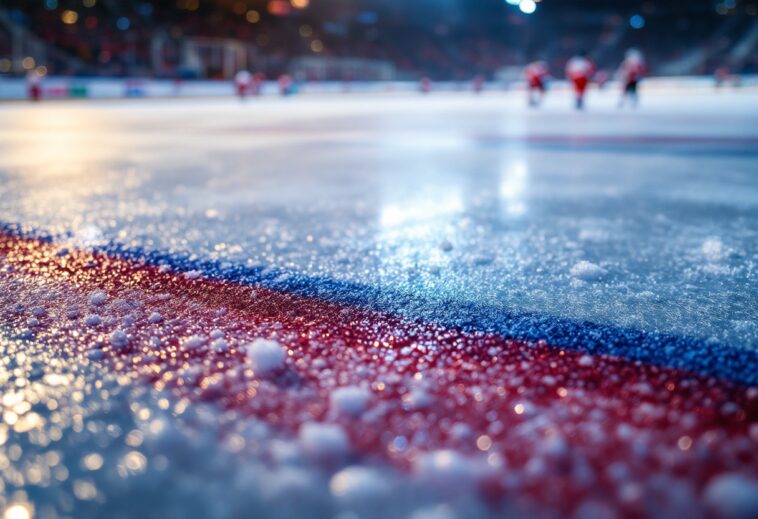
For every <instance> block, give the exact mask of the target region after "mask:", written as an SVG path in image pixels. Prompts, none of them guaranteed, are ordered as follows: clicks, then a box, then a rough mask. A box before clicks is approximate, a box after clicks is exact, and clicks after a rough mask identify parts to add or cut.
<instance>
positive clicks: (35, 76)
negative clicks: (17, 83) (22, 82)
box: [26, 70, 42, 101]
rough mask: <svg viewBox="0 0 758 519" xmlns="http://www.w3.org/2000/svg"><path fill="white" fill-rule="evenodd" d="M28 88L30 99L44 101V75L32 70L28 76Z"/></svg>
mask: <svg viewBox="0 0 758 519" xmlns="http://www.w3.org/2000/svg"><path fill="white" fill-rule="evenodd" d="M26 88H27V91H28V92H29V99H31V100H32V101H39V100H40V99H42V74H40V73H39V72H38V71H36V70H32V71H31V72H29V73H28V74H27V75H26Z"/></svg>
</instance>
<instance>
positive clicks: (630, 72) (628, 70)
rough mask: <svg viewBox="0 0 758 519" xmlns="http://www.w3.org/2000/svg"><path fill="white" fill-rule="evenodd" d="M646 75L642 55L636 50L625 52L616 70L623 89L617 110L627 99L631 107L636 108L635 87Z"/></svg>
mask: <svg viewBox="0 0 758 519" xmlns="http://www.w3.org/2000/svg"><path fill="white" fill-rule="evenodd" d="M646 73H647V66H646V65H645V58H644V57H643V56H642V53H641V52H640V51H638V50H637V49H629V50H628V51H626V57H625V58H624V61H623V62H622V63H621V67H619V70H618V78H619V81H620V82H621V85H622V87H623V89H624V91H623V92H622V94H621V99H619V108H621V107H622V106H624V103H625V102H626V100H627V99H629V102H630V103H631V105H632V107H636V106H637V103H639V95H638V93H637V87H638V85H639V82H640V80H641V79H642V77H643V76H644V75H645V74H646Z"/></svg>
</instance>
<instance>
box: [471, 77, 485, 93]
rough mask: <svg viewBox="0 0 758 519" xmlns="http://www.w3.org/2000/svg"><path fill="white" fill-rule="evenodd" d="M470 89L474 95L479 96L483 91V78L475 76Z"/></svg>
mask: <svg viewBox="0 0 758 519" xmlns="http://www.w3.org/2000/svg"><path fill="white" fill-rule="evenodd" d="M471 88H472V89H473V90H474V93H475V94H479V93H481V92H482V90H484V76H482V75H481V74H477V75H476V76H474V79H472V80H471Z"/></svg>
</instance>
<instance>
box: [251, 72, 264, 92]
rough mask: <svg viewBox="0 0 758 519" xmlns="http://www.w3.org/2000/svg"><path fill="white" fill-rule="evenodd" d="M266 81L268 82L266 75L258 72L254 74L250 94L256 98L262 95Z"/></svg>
mask: <svg viewBox="0 0 758 519" xmlns="http://www.w3.org/2000/svg"><path fill="white" fill-rule="evenodd" d="M264 81H266V74H264V73H263V72H256V73H255V74H253V80H252V82H251V83H250V94H251V95H254V96H259V95H261V92H262V91H263V82H264Z"/></svg>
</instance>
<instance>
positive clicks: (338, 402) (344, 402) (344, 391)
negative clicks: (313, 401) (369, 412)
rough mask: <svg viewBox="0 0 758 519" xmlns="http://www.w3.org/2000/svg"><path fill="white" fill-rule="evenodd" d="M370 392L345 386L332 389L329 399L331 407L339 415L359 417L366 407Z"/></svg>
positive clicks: (356, 387)
mask: <svg viewBox="0 0 758 519" xmlns="http://www.w3.org/2000/svg"><path fill="white" fill-rule="evenodd" d="M370 399H371V392H370V391H369V390H368V389H366V388H364V387H360V386H345V387H338V388H336V389H334V390H333V391H332V393H331V395H330V397H329V401H330V403H331V407H332V409H333V410H335V411H336V412H337V413H339V414H343V415H348V416H360V415H361V414H363V412H364V411H365V410H366V408H367V407H368V403H369V400H370Z"/></svg>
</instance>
